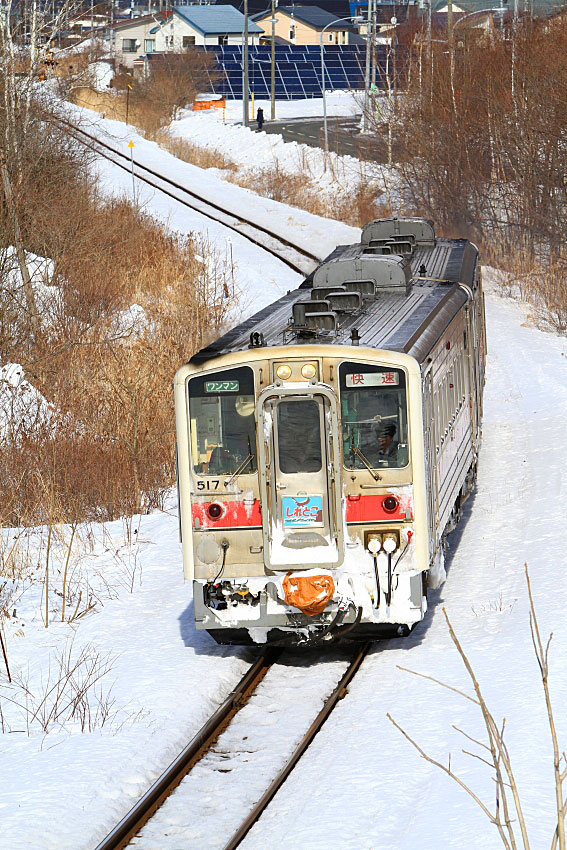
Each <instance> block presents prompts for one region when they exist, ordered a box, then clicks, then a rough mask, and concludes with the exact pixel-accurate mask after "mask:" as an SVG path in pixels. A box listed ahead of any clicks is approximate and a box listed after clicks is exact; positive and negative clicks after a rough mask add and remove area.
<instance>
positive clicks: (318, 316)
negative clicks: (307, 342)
mask: <svg viewBox="0 0 567 850" xmlns="http://www.w3.org/2000/svg"><path fill="white" fill-rule="evenodd" d="M307 304H309V302H308V301H298V302H297V303H296V304H294V305H293V307H292V310H293V317H292V326H293V330H294V331H295V332H296V333H297V334H300V335H301V336H313V335H318V334H320V333H321V332H327V333H329V332H333V331H336V329H337V317H336V315H335V313H333V312H332V311H331V310H320V311H318V312H310V309H309V308H307V309H306V306H307ZM310 306H311V305H310Z"/></svg>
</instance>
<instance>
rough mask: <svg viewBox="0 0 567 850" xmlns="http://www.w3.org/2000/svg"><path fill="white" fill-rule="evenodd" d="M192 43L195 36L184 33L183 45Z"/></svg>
mask: <svg viewBox="0 0 567 850" xmlns="http://www.w3.org/2000/svg"><path fill="white" fill-rule="evenodd" d="M192 44H195V36H194V35H184V36H183V47H191V45H192Z"/></svg>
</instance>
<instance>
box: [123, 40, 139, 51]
mask: <svg viewBox="0 0 567 850" xmlns="http://www.w3.org/2000/svg"><path fill="white" fill-rule="evenodd" d="M137 49H138V48H137V47H136V39H135V38H123V39H122V53H135V52H136V50H137Z"/></svg>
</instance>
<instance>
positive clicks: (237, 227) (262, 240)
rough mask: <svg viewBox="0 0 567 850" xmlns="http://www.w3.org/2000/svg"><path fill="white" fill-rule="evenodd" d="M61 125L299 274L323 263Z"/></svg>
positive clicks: (73, 128) (94, 138)
mask: <svg viewBox="0 0 567 850" xmlns="http://www.w3.org/2000/svg"><path fill="white" fill-rule="evenodd" d="M58 123H59V124H61V125H63V126H64V127H65V129H66V131H67V132H68V133H69V134H70V135H71V136H72V137H73V138H75V139H76V140H77V141H79V142H81V143H82V144H84V145H85V146H86V147H88V148H90V149H91V150H92V151H93V152H94V153H96V154H98V155H99V156H102V157H104V158H105V159H107V160H109V161H110V162H112V163H114V165H116V166H118V167H119V168H121V169H122V170H123V171H126V172H128V174H131V173H132V169H133V171H134V176H135V177H136V179H138V180H140V181H141V182H143V183H145V184H146V185H148V186H152V187H153V188H154V189H157V190H158V191H159V192H162V193H163V194H165V195H168V196H169V197H170V198H173V199H174V200H176V201H178V202H179V203H180V204H183V205H184V206H186V207H189V208H190V209H192V210H195V211H196V212H198V213H200V214H201V215H204V216H206V217H207V218H209V219H211V220H213V221H215V222H218V223H219V224H222V225H223V226H224V227H227V228H228V229H229V230H232V231H233V232H235V233H238V234H239V235H240V236H243V237H244V238H245V239H247V240H248V241H249V242H252V243H253V244H254V245H257V246H258V247H259V248H262V249H263V250H264V251H267V252H268V253H269V254H271V255H272V256H274V257H276V258H277V259H278V260H281V262H282V263H285V264H286V265H287V266H289V267H290V268H291V269H292V270H293V271H295V272H297V273H298V274H301V275H307V274H309V273H310V272H311V271H312V270H313V269H314V268H315V266H317V265H319V263H320V262H321V259H322V258H321V257H318V256H316V255H315V254H312V253H311V252H310V251H307V250H305V249H304V248H300V247H299V246H297V245H294V244H293V243H292V242H290V241H289V239H286V238H285V237H284V236H280V235H278V234H275V233H273V232H272V231H271V230H269V229H268V228H267V227H264V226H263V225H261V224H258V223H257V222H254V221H252V220H251V219H247V218H244V217H243V216H241V215H239V214H236V213H233V212H232V211H230V210H227V209H225V208H224V207H222V206H220V204H216V203H215V202H214V201H209V200H206V199H205V198H202V197H201V196H200V195H198V194H197V193H196V192H193V191H192V190H191V189H188V188H187V187H186V186H183V185H181V184H180V183H177V182H176V181H175V180H171V179H170V178H169V177H165V176H164V175H162V174H159V172H157V171H155V170H154V169H153V168H150V167H149V166H148V165H144V164H143V163H141V162H137V161H136V160H133V163H132V160H131V158H130V157H129V156H128V155H127V154H125V153H123V152H122V151H119V150H116V148H114V147H112V146H111V145H109V144H107V143H106V142H104V141H102V139H100V138H98V137H97V136H94V135H92V134H91V133H87V132H86V130H83V129H82V128H81V127H77V126H76V125H75V124H73V123H72V122H70V121H66V120H65V119H58Z"/></svg>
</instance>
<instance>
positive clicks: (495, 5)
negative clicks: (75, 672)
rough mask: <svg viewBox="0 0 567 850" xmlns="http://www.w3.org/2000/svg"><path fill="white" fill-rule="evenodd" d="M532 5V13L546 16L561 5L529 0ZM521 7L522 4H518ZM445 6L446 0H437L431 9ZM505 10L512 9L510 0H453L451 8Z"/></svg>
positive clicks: (549, 0) (547, 0)
mask: <svg viewBox="0 0 567 850" xmlns="http://www.w3.org/2000/svg"><path fill="white" fill-rule="evenodd" d="M532 5H533V13H534V15H536V16H538V17H539V16H541V17H546V16H547V15H552V14H554V13H555V12H558V11H559V10H560V9H561V8H562V5H561V3H560V0H530V8H531V7H532ZM520 6H521V8H522V7H523V4H520ZM446 8H447V0H438V2H437V3H435V5H434V6H433V11H435V12H438V11H440V10H441V9H443V10H445V9H446ZM501 8H502V9H503V10H504V11H507V10H508V9H510V10H513V8H514V4H513V2H512V0H503V3H502V4H501V3H500V0H455V2H454V3H453V10H454V11H457V10H458V9H459V10H460V9H462V10H463V11H464V12H466V13H467V14H468V13H469V12H478V13H479V14H480V13H481V12H487V13H489V12H494V11H497V12H500V9H501Z"/></svg>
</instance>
